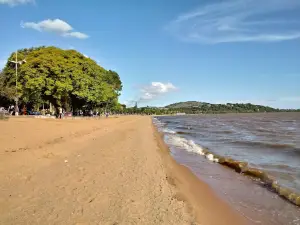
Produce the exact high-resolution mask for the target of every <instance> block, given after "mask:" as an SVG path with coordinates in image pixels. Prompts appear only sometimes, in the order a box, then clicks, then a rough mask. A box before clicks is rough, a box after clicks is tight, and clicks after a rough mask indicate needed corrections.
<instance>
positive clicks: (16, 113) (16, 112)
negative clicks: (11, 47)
mask: <svg viewBox="0 0 300 225" xmlns="http://www.w3.org/2000/svg"><path fill="white" fill-rule="evenodd" d="M15 64H16V98H15V101H16V106H15V116H18V115H19V106H18V51H16V63H15Z"/></svg>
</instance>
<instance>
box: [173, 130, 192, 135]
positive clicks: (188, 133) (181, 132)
mask: <svg viewBox="0 0 300 225" xmlns="http://www.w3.org/2000/svg"><path fill="white" fill-rule="evenodd" d="M176 134H187V135H191V134H193V133H192V132H186V131H177V132H176Z"/></svg>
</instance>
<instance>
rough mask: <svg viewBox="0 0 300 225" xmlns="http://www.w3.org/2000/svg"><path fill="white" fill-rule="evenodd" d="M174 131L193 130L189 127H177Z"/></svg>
mask: <svg viewBox="0 0 300 225" xmlns="http://www.w3.org/2000/svg"><path fill="white" fill-rule="evenodd" d="M176 129H180V130H192V129H193V128H192V127H191V126H186V127H185V126H177V127H176Z"/></svg>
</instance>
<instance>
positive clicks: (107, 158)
mask: <svg viewBox="0 0 300 225" xmlns="http://www.w3.org/2000/svg"><path fill="white" fill-rule="evenodd" d="M0 224H1V225H2V224H3V225H8V224H14V225H17V224H28V225H34V224H62V225H68V224H110V225H113V224H114V225H117V224H180V225H184V224H189V225H192V224H205V225H209V224H244V220H243V218H241V217H240V216H239V215H237V214H236V213H235V212H233V211H232V210H231V208H229V207H228V206H227V205H226V204H225V203H224V202H222V201H221V200H220V199H218V198H217V197H216V196H215V195H214V193H213V192H212V191H211V189H210V188H209V187H208V186H207V185H206V184H205V183H203V182H201V181H199V180H198V179H197V178H196V177H195V176H194V175H193V174H192V173H191V172H190V171H189V170H188V169H186V168H185V167H183V166H180V165H178V164H177V163H176V162H175V161H174V160H173V159H172V158H171V156H170V154H169V152H168V149H167V148H166V146H165V145H164V143H163V141H162V139H161V137H160V135H159V134H158V133H157V132H156V130H155V129H154V128H153V125H152V123H151V118H150V117H131V116H128V117H120V118H109V119H100V120H93V119H91V120H71V119H70V120H52V119H33V118H31V119H29V118H11V119H10V120H9V121H0Z"/></svg>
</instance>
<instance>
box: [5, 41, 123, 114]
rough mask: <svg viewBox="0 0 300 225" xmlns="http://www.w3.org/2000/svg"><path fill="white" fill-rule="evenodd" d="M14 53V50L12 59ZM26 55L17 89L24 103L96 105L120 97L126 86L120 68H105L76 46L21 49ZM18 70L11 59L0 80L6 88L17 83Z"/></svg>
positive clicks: (19, 56)
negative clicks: (120, 74) (64, 48)
mask: <svg viewBox="0 0 300 225" xmlns="http://www.w3.org/2000/svg"><path fill="white" fill-rule="evenodd" d="M13 57H14V53H12V54H11V56H10V57H9V60H12V59H13ZM25 57H26V63H25V64H23V65H21V66H20V67H19V70H18V87H17V90H18V93H19V98H20V102H21V103H24V104H27V103H29V102H30V103H34V104H41V103H43V102H50V103H52V104H53V105H54V106H55V107H56V108H58V107H59V106H63V107H64V108H68V107H69V108H73V109H79V108H82V107H83V106H86V107H88V108H94V107H97V106H103V105H105V104H106V103H107V102H112V101H114V100H117V99H118V96H119V94H120V91H121V90H122V82H121V80H120V77H119V75H118V74H117V73H116V72H114V71H110V70H109V71H107V70H105V69H104V68H102V67H101V66H99V65H97V63H96V62H95V61H94V60H92V59H90V58H86V57H85V56H83V55H82V54H81V53H79V52H77V51H75V50H62V49H59V48H56V47H38V48H31V49H21V50H19V51H18V59H19V60H22V59H25ZM14 73H15V67H14V64H12V63H8V64H7V65H6V67H5V68H4V70H3V76H2V83H0V85H2V86H1V87H2V88H3V89H5V90H9V89H11V88H12V87H13V86H14V85H15V80H14V79H15V76H14ZM5 93H6V94H8V91H5ZM9 99H11V96H10V97H9Z"/></svg>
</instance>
